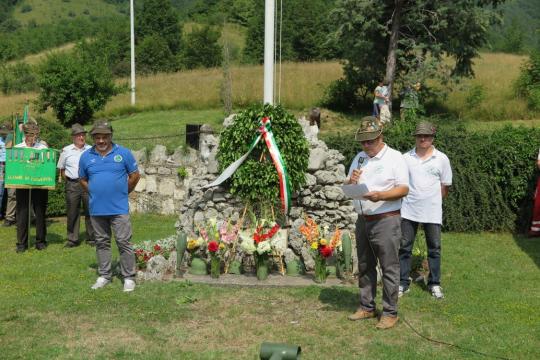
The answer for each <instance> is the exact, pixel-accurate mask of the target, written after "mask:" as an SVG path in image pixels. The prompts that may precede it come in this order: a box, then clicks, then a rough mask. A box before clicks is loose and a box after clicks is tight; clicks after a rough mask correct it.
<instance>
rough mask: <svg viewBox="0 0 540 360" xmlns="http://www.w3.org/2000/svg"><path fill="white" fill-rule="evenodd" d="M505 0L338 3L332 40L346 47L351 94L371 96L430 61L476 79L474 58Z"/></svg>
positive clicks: (349, 0)
mask: <svg viewBox="0 0 540 360" xmlns="http://www.w3.org/2000/svg"><path fill="white" fill-rule="evenodd" d="M503 1H504V0H453V1H446V0H380V1H373V0H338V1H337V4H336V9H335V11H334V12H333V13H332V19H333V23H335V24H338V25H337V30H336V31H335V32H334V33H333V34H332V39H333V40H334V41H336V43H339V44H340V45H341V49H342V51H343V54H344V56H343V57H344V59H345V64H344V73H345V76H346V79H347V81H348V83H349V84H352V85H353V88H351V89H350V91H353V92H357V91H358V90H359V89H360V91H361V92H363V93H364V94H365V95H367V94H369V93H370V90H371V89H373V88H374V86H375V84H376V82H377V81H378V80H381V78H382V77H383V76H385V77H386V78H387V80H388V81H389V83H390V92H391V90H392V86H393V84H394V82H395V80H396V77H397V78H400V77H403V76H404V75H406V74H407V73H409V72H411V71H416V72H417V73H418V69H419V67H422V66H425V64H427V63H429V62H430V61H437V62H439V64H440V63H441V62H442V59H443V57H445V56H448V57H450V58H452V59H453V60H454V64H453V67H452V71H451V75H454V76H472V75H474V73H473V70H472V65H473V58H474V57H475V56H476V55H477V54H478V49H479V48H480V47H482V46H483V45H484V44H485V43H486V39H487V31H488V29H489V24H490V23H493V22H496V21H497V20H498V13H497V12H496V8H497V6H498V5H499V4H501V3H502V2H503Z"/></svg>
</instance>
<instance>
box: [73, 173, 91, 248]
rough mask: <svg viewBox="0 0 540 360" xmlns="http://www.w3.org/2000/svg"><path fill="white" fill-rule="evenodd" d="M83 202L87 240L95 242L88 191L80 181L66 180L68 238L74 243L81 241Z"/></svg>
mask: <svg viewBox="0 0 540 360" xmlns="http://www.w3.org/2000/svg"><path fill="white" fill-rule="evenodd" d="M81 203H82V207H83V211H84V221H85V225H86V241H87V242H94V241H95V239H94V237H95V236H94V227H93V226H92V222H91V221H90V215H89V214H88V193H87V192H86V191H84V190H83V188H82V186H81V184H80V183H79V182H78V181H69V180H68V181H66V213H67V239H68V241H69V242H72V243H74V244H78V243H79V229H80V219H81Z"/></svg>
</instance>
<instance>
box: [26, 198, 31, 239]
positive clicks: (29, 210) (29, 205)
mask: <svg viewBox="0 0 540 360" xmlns="http://www.w3.org/2000/svg"><path fill="white" fill-rule="evenodd" d="M31 218H32V189H31V188H30V189H28V229H27V231H28V232H27V233H26V235H27V238H28V249H30V226H31V222H30V220H31Z"/></svg>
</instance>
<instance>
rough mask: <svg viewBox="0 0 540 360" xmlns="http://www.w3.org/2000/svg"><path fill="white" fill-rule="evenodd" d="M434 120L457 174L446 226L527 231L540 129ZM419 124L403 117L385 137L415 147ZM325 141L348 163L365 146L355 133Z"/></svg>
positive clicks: (404, 147) (447, 206)
mask: <svg viewBox="0 0 540 360" xmlns="http://www.w3.org/2000/svg"><path fill="white" fill-rule="evenodd" d="M419 120H420V119H419ZM429 120H430V121H432V122H435V123H436V124H437V125H438V131H437V138H436V139H435V146H436V147H437V148H438V149H440V150H441V151H443V152H444V153H446V155H448V157H449V159H450V163H451V165H452V170H453V175H454V177H453V184H452V187H451V189H450V194H449V196H448V198H447V199H445V201H444V202H443V217H444V219H443V226H444V229H445V230H447V231H507V230H517V231H524V230H526V228H527V226H528V225H529V220H530V211H531V206H532V195H533V193H534V186H535V181H534V179H535V175H536V161H535V160H536V157H537V154H538V148H539V147H540V129H535V128H533V129H530V128H525V127H511V126H507V127H505V128H502V129H498V130H495V131H493V132H492V133H491V134H485V133H481V134H480V133H474V132H469V131H467V130H466V129H465V128H464V127H463V126H462V125H461V124H460V123H459V122H456V121H454V122H451V121H450V120H448V119H446V120H444V121H443V120H438V119H433V118H432V119H429ZM414 128H415V121H414V120H409V121H397V122H395V123H394V124H393V125H391V126H390V127H389V128H388V129H387V130H386V131H385V142H386V143H387V144H388V145H389V146H391V147H393V148H395V149H398V150H400V151H402V152H405V151H407V150H410V149H411V148H412V147H413V146H414V138H413V137H412V133H413V130H414ZM325 141H326V142H327V144H328V146H329V147H331V148H335V149H337V150H339V151H341V152H342V153H343V155H345V157H346V158H347V160H345V161H346V165H348V164H350V162H351V161H352V158H353V157H354V156H355V155H356V153H357V152H358V151H360V145H359V144H357V143H356V142H355V141H354V135H353V134H349V135H347V136H334V137H329V138H326V139H325Z"/></svg>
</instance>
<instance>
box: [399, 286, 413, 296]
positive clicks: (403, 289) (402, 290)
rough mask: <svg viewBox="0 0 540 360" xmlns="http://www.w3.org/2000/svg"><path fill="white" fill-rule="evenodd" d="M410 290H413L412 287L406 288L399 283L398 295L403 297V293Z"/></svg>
mask: <svg viewBox="0 0 540 360" xmlns="http://www.w3.org/2000/svg"><path fill="white" fill-rule="evenodd" d="M409 291H411V289H409V288H407V289H405V288H404V287H403V286H401V285H399V292H398V297H402V296H403V294H406V293H408V292H409Z"/></svg>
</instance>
